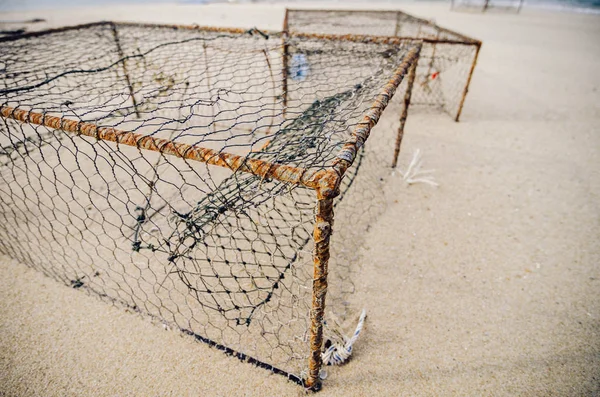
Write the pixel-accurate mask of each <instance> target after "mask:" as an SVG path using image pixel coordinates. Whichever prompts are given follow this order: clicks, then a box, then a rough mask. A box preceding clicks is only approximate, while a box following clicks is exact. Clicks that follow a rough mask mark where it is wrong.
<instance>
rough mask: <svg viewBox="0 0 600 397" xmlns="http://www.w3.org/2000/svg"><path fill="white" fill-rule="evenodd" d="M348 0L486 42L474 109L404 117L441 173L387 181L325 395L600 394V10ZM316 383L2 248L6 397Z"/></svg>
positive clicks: (412, 142)
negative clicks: (245, 359) (354, 315)
mask: <svg viewBox="0 0 600 397" xmlns="http://www.w3.org/2000/svg"><path fill="white" fill-rule="evenodd" d="M291 6H292V7H296V6H298V5H297V4H296V3H293V4H291ZM350 6H352V7H353V8H364V9H367V8H371V9H388V8H391V7H393V8H399V9H402V10H403V11H406V12H408V13H412V14H415V15H417V16H420V17H424V18H428V19H434V20H435V21H436V22H437V23H438V24H439V25H441V26H443V27H447V28H450V29H454V30H456V31H458V32H461V33H464V34H466V35H469V36H471V37H474V38H477V39H480V40H481V41H482V42H483V47H482V50H481V54H480V56H479V62H478V65H477V68H476V70H475V74H474V77H473V81H472V83H471V88H470V92H469V95H468V97H467V100H466V103H465V107H464V110H463V113H462V117H461V122H459V123H455V122H454V121H452V119H451V118H450V117H448V116H447V115H444V114H430V113H421V112H411V113H410V114H409V117H408V122H407V129H406V135H405V138H404V142H403V148H402V153H401V158H400V168H405V167H406V166H407V164H408V163H409V161H410V159H411V156H412V153H413V152H414V151H415V150H416V149H420V150H421V152H422V153H423V158H424V167H425V168H427V169H435V173H434V177H435V180H436V181H437V182H438V183H439V185H440V186H439V187H437V188H434V187H431V186H428V185H425V184H415V185H411V186H407V185H406V184H405V183H404V181H403V180H402V178H400V177H399V176H396V177H394V178H392V180H391V183H390V186H389V189H390V191H391V196H392V198H391V199H390V203H389V206H388V208H387V210H386V212H385V213H384V214H383V215H382V216H381V217H380V218H379V219H378V221H377V222H376V223H375V224H374V225H373V226H372V227H371V228H370V231H369V234H368V236H367V244H366V246H365V247H364V249H363V252H362V258H364V259H363V263H362V266H361V270H360V274H358V277H357V278H356V284H357V291H358V292H357V294H358V296H357V299H359V300H360V301H362V302H363V303H364V306H365V308H366V309H367V312H368V318H367V322H366V325H365V330H364V334H362V335H361V338H360V339H359V341H358V343H357V344H356V346H355V351H354V355H353V358H352V360H351V361H350V362H349V363H348V364H346V365H344V366H343V367H339V368H327V372H328V377H327V379H326V380H325V382H324V389H323V391H321V392H320V393H319V396H370V395H373V396H378V395H381V396H449V395H457V396H517V395H518V396H596V395H600V193H599V192H600V73H598V70H599V65H600V41H599V38H600V15H586V14H575V13H558V12H543V11H534V10H530V9H527V8H526V9H524V10H523V11H522V13H521V14H519V15H515V14H511V13H502V12H490V13H487V14H478V13H461V12H450V10H449V5H447V4H439V3H406V4H396V3H394V4H390V3H384V2H380V3H377V2H373V3H351V4H350V5H342V3H333V4H332V5H331V7H337V8H349V7H350ZM303 7H323V4H322V3H309V4H305V3H303ZM284 8H285V3H276V4H268V3H262V4H253V5H251V4H243V5H236V4H214V5H206V6H201V5H171V4H159V5H148V6H145V7H139V6H135V7H134V6H111V7H98V8H81V9H69V10H44V11H35V12H34V11H28V12H20V13H17V12H10V13H4V15H3V16H2V19H6V20H7V19H29V18H45V19H46V20H47V22H45V23H40V24H36V25H33V26H34V27H35V29H46V28H50V27H57V26H63V25H73V24H78V23H85V22H93V21H99V20H117V21H143V22H163V23H182V24H192V23H197V24H199V25H213V26H234V27H248V28H250V27H254V26H256V27H257V28H259V29H268V30H278V29H280V28H281V24H282V20H283V15H284ZM370 139H376V137H375V136H372V137H371V138H370ZM303 394H304V391H303V390H301V388H300V387H299V386H298V385H296V384H293V383H291V382H288V381H286V379H285V378H283V377H281V376H277V375H273V374H270V373H269V372H267V371H265V370H262V369H259V368H256V367H254V366H252V365H249V364H246V363H240V362H239V361H238V360H236V359H234V358H231V357H227V356H226V355H224V354H223V353H222V352H220V351H218V350H216V349H211V348H210V347H208V346H207V345H204V344H200V343H197V342H195V341H194V340H193V339H192V338H190V337H188V336H183V335H181V334H180V333H179V332H176V331H174V330H169V329H165V328H164V327H163V326H162V325H161V324H156V323H155V322H153V321H152V320H150V319H148V318H145V317H142V316H140V315H137V314H135V313H130V312H128V311H127V310H125V309H123V308H121V307H116V306H112V305H110V304H107V303H105V302H102V301H100V300H99V299H96V298H94V297H92V296H88V295H86V294H84V293H82V292H81V291H78V290H75V289H72V288H68V287H66V286H64V285H61V284H59V283H57V282H55V281H54V280H51V279H49V278H47V277H45V276H43V275H42V274H40V273H38V272H36V271H34V270H32V269H30V268H28V267H27V266H26V265H25V264H22V263H18V262H16V261H14V260H12V259H10V258H8V257H2V256H0V396H187V395H189V396H192V395H194V396H196V395H202V396H205V395H206V396H231V395H244V396H297V395H303Z"/></svg>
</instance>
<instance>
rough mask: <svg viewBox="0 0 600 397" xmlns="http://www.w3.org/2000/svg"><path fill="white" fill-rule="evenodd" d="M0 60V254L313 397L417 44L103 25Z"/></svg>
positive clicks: (50, 34)
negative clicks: (288, 382) (0, 70)
mask: <svg viewBox="0 0 600 397" xmlns="http://www.w3.org/2000/svg"><path fill="white" fill-rule="evenodd" d="M0 42H1V44H0V60H1V63H2V68H3V79H2V81H1V82H0V116H1V117H0V253H2V254H5V255H8V256H10V257H12V258H15V259H16V260H18V261H21V262H23V263H25V264H27V265H29V266H31V267H32V268H35V269H37V270H39V271H41V272H43V273H44V274H46V275H48V276H50V277H52V278H54V279H56V280H59V281H60V282H62V283H64V284H66V285H69V286H71V287H73V288H77V289H79V290H84V291H87V292H88V293H90V294H92V295H96V296H99V297H101V298H102V299H104V300H107V301H109V302H112V303H114V304H117V305H124V306H126V307H128V308H130V309H131V310H133V311H137V312H139V313H142V314H145V315H148V316H151V317H152V318H154V319H157V320H159V321H161V322H163V323H164V324H168V325H170V326H173V327H175V328H177V329H180V330H181V331H183V332H184V333H187V334H189V335H192V336H194V337H195V338H196V339H198V340H199V341H202V342H205V343H208V344H210V345H212V346H215V347H217V348H219V349H221V350H223V351H225V352H226V353H227V354H230V355H233V356H235V357H237V358H239V359H240V360H242V361H248V362H251V363H254V364H255V365H258V366H260V367H263V368H266V369H269V370H271V371H273V372H275V373H278V374H282V375H285V376H287V377H288V378H289V379H290V380H292V381H295V382H297V383H299V384H302V385H304V386H305V387H308V388H311V389H313V390H317V389H319V388H320V384H321V381H320V379H319V371H320V369H321V367H322V365H323V354H324V353H325V351H324V349H325V348H326V347H330V346H329V345H330V342H331V341H330V342H329V344H327V343H326V342H327V338H328V336H327V332H328V328H327V327H330V328H331V327H333V325H332V324H344V322H345V321H355V318H356V314H357V313H358V312H359V310H360V309H361V307H360V305H358V304H357V303H356V302H353V300H352V293H353V292H354V283H353V281H352V280H353V274H354V273H355V272H356V271H357V269H359V263H358V262H359V259H358V258H359V249H360V247H361V244H362V241H363V239H364V236H365V234H366V231H367V228H368V226H369V224H370V223H372V222H373V220H374V219H375V218H376V216H377V215H378V214H379V213H380V212H381V211H382V208H383V207H384V203H385V199H384V186H385V181H386V179H387V177H388V175H389V174H390V170H391V168H390V164H391V163H394V162H395V159H396V158H397V156H398V149H399V145H400V140H401V137H402V131H403V123H404V120H405V119H406V110H407V108H408V105H409V103H410V93H411V91H412V89H411V84H412V83H413V82H414V81H415V80H414V79H415V74H416V72H415V70H416V67H417V61H418V59H419V52H420V51H421V44H420V43H416V42H414V43H413V42H406V41H403V40H390V39H389V38H387V39H385V40H384V39H382V40H378V39H373V38H370V37H365V36H352V37H340V36H330V37H328V38H322V37H318V36H311V35H301V36H296V35H294V34H267V33H265V32H260V31H257V30H255V29H253V30H249V31H246V30H238V29H221V28H202V27H194V26H174V25H148V24H133V23H112V22H102V23H93V24H87V25H80V26H74V27H67V28H61V29H55V30H49V31H43V32H36V33H30V34H25V35H21V36H19V37H12V38H2V39H0ZM369 135H373V136H372V137H371V138H370V139H369V140H368V143H367V142H366V141H367V138H368V137H369ZM334 211H335V223H334ZM332 230H333V232H332ZM332 236H333V237H332ZM326 296H327V305H326V304H325V297H326ZM325 322H327V324H328V325H325V328H326V329H325V331H324V324H325ZM333 331H335V330H333ZM324 332H325V336H324Z"/></svg>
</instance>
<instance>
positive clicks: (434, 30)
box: [284, 9, 481, 120]
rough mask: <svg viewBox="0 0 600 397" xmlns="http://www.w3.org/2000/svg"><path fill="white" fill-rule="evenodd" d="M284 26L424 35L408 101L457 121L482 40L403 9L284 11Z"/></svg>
mask: <svg viewBox="0 0 600 397" xmlns="http://www.w3.org/2000/svg"><path fill="white" fill-rule="evenodd" d="M285 28H286V27H285V26H284V29H285ZM287 30H289V31H290V32H304V33H331V34H356V35H374V36H391V37H399V38H406V39H414V38H416V39H422V40H423V50H422V51H421V55H420V59H419V66H418V68H417V77H416V81H415V87H414V89H413V93H412V100H411V104H412V105H413V106H416V107H418V108H419V107H420V108H422V109H439V110H442V111H444V112H446V113H448V114H449V115H450V116H452V117H453V118H455V119H456V120H458V118H459V117H460V113H461V108H462V103H463V101H464V96H465V95H466V92H467V89H468V85H469V75H470V73H471V69H472V66H473V65H474V62H475V61H476V56H477V52H478V49H479V46H480V44H481V43H480V42H479V41H477V40H474V39H472V38H469V37H466V36H464V35H461V34H459V33H456V32H453V31H451V30H448V29H445V28H442V27H439V26H437V25H436V24H435V23H433V22H431V21H427V20H424V19H421V18H416V17H414V16H412V15H409V14H406V13H404V12H402V11H367V10H310V9H306V10H287Z"/></svg>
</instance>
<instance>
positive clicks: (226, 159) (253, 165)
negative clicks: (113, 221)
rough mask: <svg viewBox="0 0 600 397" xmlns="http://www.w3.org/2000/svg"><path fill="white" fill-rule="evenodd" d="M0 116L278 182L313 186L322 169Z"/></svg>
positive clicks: (41, 118) (1, 109)
mask: <svg viewBox="0 0 600 397" xmlns="http://www.w3.org/2000/svg"><path fill="white" fill-rule="evenodd" d="M0 115H1V116H2V117H4V118H8V119H13V120H16V121H19V122H22V123H28V124H36V125H43V126H45V127H48V128H53V129H56V130H60V131H64V132H68V133H71V134H75V135H83V136H88V137H91V138H95V139H98V140H103V141H108V142H115V143H117V144H120V145H127V146H133V147H137V148H139V149H144V150H150V151H153V152H160V153H163V154H167V155H171V156H175V157H180V158H183V159H187V160H194V161H200V162H202V163H207V164H211V165H216V166H219V167H225V168H229V169H230V170H232V171H233V172H247V173H250V174H254V175H256V176H259V177H261V178H275V179H278V180H280V181H282V182H287V183H292V184H295V185H304V186H306V187H309V188H312V189H317V188H319V187H320V185H319V181H320V179H321V177H322V176H323V172H319V171H317V172H307V170H305V169H303V168H297V167H292V166H289V165H285V164H272V163H269V162H266V161H263V160H259V159H252V158H247V157H244V156H239V155H235V154H231V153H227V152H219V151H216V150H213V149H208V148H203V147H200V146H195V145H188V144H186V143H178V142H173V141H169V140H166V139H162V138H156V137H153V136H149V135H142V134H137V133H134V132H130V131H122V130H118V129H115V128H111V127H98V126H96V125H95V124H92V123H88V122H84V121H77V120H72V119H69V118H66V117H56V116H50V115H47V114H42V113H36V112H31V111H27V110H21V109H15V108H12V107H9V106H0Z"/></svg>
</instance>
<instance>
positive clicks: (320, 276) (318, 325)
mask: <svg viewBox="0 0 600 397" xmlns="http://www.w3.org/2000/svg"><path fill="white" fill-rule="evenodd" d="M107 24H110V25H111V26H112V27H113V29H116V27H117V26H143V27H163V28H164V27H166V28H173V29H187V30H199V31H208V32H219V33H230V34H247V33H248V32H249V31H248V30H246V29H231V28H213V27H200V26H187V25H159V24H138V23H129V22H98V23H91V24H85V25H77V26H70V27H64V28H59V29H49V30H45V31H38V32H32V33H28V34H24V35H21V36H18V37H11V38H8V39H6V38H0V42H2V41H12V40H16V39H19V38H23V37H37V36H41V35H45V34H49V33H55V32H63V31H68V30H73V29H81V28H87V27H93V26H101V25H107ZM274 34H275V35H277V34H278V33H274ZM282 36H283V38H284V40H286V39H287V38H288V37H300V38H312V39H322V40H338V41H351V42H359V43H386V44H405V43H406V42H407V41H406V40H401V39H398V38H389V37H373V36H362V35H343V36H340V35H319V34H294V33H289V32H284V33H283V34H282ZM117 37H118V36H117ZM117 45H118V40H117ZM421 47H422V42H421V41H415V42H413V43H411V48H410V49H409V50H408V52H407V54H406V55H405V56H404V58H403V60H402V62H401V63H400V65H399V66H398V67H397V68H396V70H395V71H394V73H393V74H392V76H391V78H390V80H389V81H388V82H387V83H386V85H385V86H384V87H383V88H382V90H381V92H380V93H379V94H378V95H377V96H376V98H375V100H374V101H373V103H372V105H371V106H370V108H369V109H368V110H367V111H366V112H365V113H364V116H363V118H362V120H361V121H359V122H358V124H357V125H356V127H355V128H354V130H353V132H352V135H351V138H350V139H349V140H348V141H347V142H346V143H345V144H344V145H343V147H342V149H341V150H340V151H339V153H338V154H337V156H336V157H335V159H334V160H333V162H332V164H331V165H329V166H328V167H326V168H324V169H321V170H318V171H315V170H308V169H304V168H297V167H293V166H289V165H284V164H274V163H269V162H266V161H263V160H259V159H252V158H247V157H245V156H239V155H235V154H231V153H227V152H223V151H215V150H213V149H208V148H203V147H200V146H196V145H189V144H185V143H176V142H173V141H170V140H166V139H162V138H156V137H152V136H148V135H143V134H138V133H135V132H131V131H123V130H118V129H115V128H111V127H98V126H97V125H95V124H93V123H88V122H83V121H77V120H73V119H70V118H68V117H56V116H51V115H47V114H42V113H37V112H34V111H29V110H24V109H18V108H13V107H10V106H6V105H0V118H3V119H12V120H15V121H18V122H21V123H26V124H31V125H40V126H45V127H47V128H52V129H55V130H59V131H63V132H66V133H69V134H72V135H75V136H86V137H90V138H94V139H96V140H102V141H106V142H114V143H116V144H117V145H125V146H130V147H136V148H138V149H140V150H142V149H143V150H148V151H154V152H159V153H162V154H164V155H171V156H175V157H179V158H182V159H188V160H193V161H199V162H202V163H206V164H209V165H214V166H219V167H224V168H229V169H230V170H231V171H232V172H245V173H250V174H253V175H256V176H258V177H261V178H275V179H277V180H279V181H282V182H285V183H289V184H292V185H300V186H305V187H307V188H310V189H313V190H314V191H315V192H316V203H317V204H316V211H315V224H314V231H313V238H314V252H313V296H312V309H311V312H310V324H311V326H310V342H309V343H310V355H309V362H308V369H309V370H308V376H307V378H306V379H305V380H304V386H305V387H306V388H307V389H310V390H313V391H317V390H319V389H320V388H321V381H320V379H319V372H320V370H321V367H322V365H323V362H322V358H321V351H322V345H323V317H324V313H325V298H326V294H327V274H328V261H329V256H330V252H329V242H330V238H331V235H332V230H333V203H334V199H335V198H336V197H337V196H338V195H339V186H340V183H341V180H342V178H343V177H344V174H345V172H346V170H347V169H348V168H349V167H350V166H351V165H352V164H353V162H354V160H355V158H356V155H357V152H358V150H359V149H360V148H361V147H362V146H363V145H364V144H365V142H366V140H367V139H368V137H369V134H370V132H371V129H372V128H373V127H374V126H375V125H376V124H377V122H378V120H379V118H380V116H381V114H382V112H383V111H384V109H385V108H386V107H387V105H388V103H389V101H390V100H391V99H392V97H393V95H394V93H395V92H396V89H397V88H398V86H399V85H400V83H401V82H402V81H403V79H404V77H405V76H407V75H408V76H409V90H408V93H407V94H405V97H404V101H405V109H404V111H405V112H406V110H407V109H406V108H407V107H408V106H407V104H408V103H409V102H410V92H411V86H412V83H413V82H414V75H415V69H416V66H417V63H418V60H419V54H420V51H421ZM284 54H285V53H284ZM128 85H129V89H130V93H131V95H132V100H133V101H134V106H135V98H133V89H132V87H131V83H130V82H129V81H128ZM405 119H406V114H405V113H404V120H405ZM400 139H401V138H400Z"/></svg>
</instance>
